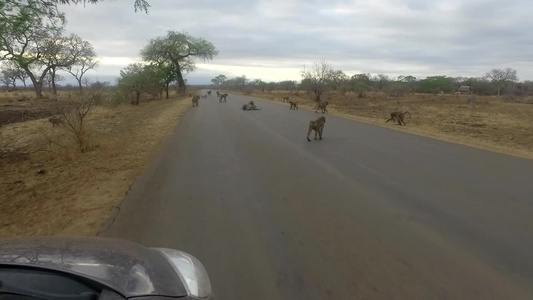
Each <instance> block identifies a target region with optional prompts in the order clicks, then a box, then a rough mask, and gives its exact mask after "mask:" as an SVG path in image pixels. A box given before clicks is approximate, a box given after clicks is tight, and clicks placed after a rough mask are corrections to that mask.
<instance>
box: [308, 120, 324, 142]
mask: <svg viewBox="0 0 533 300" xmlns="http://www.w3.org/2000/svg"><path fill="white" fill-rule="evenodd" d="M325 123H326V118H325V117H320V118H318V119H316V120H315V121H311V122H310V123H309V131H308V132H307V140H308V141H309V142H310V141H311V140H310V139H309V135H310V134H311V131H313V130H314V131H315V140H316V136H317V134H318V135H319V137H320V139H322V131H323V130H324V124H325Z"/></svg>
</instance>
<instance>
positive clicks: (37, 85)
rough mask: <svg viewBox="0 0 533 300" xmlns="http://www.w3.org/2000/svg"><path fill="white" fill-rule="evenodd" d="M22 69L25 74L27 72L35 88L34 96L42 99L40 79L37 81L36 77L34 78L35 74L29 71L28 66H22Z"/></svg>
mask: <svg viewBox="0 0 533 300" xmlns="http://www.w3.org/2000/svg"><path fill="white" fill-rule="evenodd" d="M23 69H24V71H26V74H28V76H29V77H30V79H31V82H32V83H33V88H34V89H35V96H36V97H37V99H42V98H43V92H42V84H43V82H42V80H41V81H37V78H35V75H33V73H32V72H31V71H30V69H29V68H24V67H23Z"/></svg>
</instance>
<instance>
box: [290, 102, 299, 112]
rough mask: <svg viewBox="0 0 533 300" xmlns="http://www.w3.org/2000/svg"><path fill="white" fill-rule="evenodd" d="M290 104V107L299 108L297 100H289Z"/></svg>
mask: <svg viewBox="0 0 533 300" xmlns="http://www.w3.org/2000/svg"><path fill="white" fill-rule="evenodd" d="M289 104H290V105H291V107H290V109H294V110H296V109H298V102H296V101H289Z"/></svg>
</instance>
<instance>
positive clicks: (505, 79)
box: [485, 68, 518, 97]
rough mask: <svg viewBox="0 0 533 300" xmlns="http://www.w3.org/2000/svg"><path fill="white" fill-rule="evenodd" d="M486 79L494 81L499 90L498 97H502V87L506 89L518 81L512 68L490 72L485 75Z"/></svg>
mask: <svg viewBox="0 0 533 300" xmlns="http://www.w3.org/2000/svg"><path fill="white" fill-rule="evenodd" d="M485 78H488V79H490V80H492V82H493V83H494V84H495V85H496V88H497V89H498V97H499V96H500V91H501V89H502V87H505V86H506V85H507V84H508V83H510V82H516V81H518V77H517V76H516V70H514V69H511V68H506V69H505V70H501V69H492V70H491V71H490V72H488V73H487V74H485Z"/></svg>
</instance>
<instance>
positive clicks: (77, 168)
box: [0, 95, 190, 238]
mask: <svg viewBox="0 0 533 300" xmlns="http://www.w3.org/2000/svg"><path fill="white" fill-rule="evenodd" d="M2 96H3V97H2ZM10 96H11V95H8V96H6V95H0V120H3V121H4V122H3V124H0V126H1V127H0V174H2V177H1V180H0V237H2V238H8V237H16V236H33V235H94V234H96V233H97V231H98V230H99V228H100V226H101V224H102V223H103V222H104V221H105V220H106V218H107V217H108V216H109V214H110V212H111V210H112V209H113V208H114V207H115V206H116V205H117V204H118V203H119V202H120V201H121V200H122V199H123V197H124V195H125V193H126V192H127V191H128V188H129V187H130V185H131V184H132V182H133V181H134V180H135V178H136V177H137V176H138V175H139V174H140V172H141V171H142V170H143V168H144V166H145V165H146V164H147V163H148V162H149V161H150V160H151V158H152V156H153V155H154V154H155V153H156V151H157V150H158V149H159V147H160V146H161V144H162V142H163V141H164V140H165V139H166V138H167V137H168V136H169V135H170V134H171V133H172V132H173V128H174V127H175V125H176V124H177V122H178V121H179V119H180V117H181V116H182V115H183V113H184V112H185V111H186V109H187V108H188V107H189V106H190V102H189V101H185V99H184V98H182V99H178V98H177V97H175V98H172V99H168V100H157V101H150V102H142V103H141V104H140V105H139V106H131V105H118V106H112V105H109V104H105V103H108V102H106V101H104V104H101V105H98V106H95V107H94V108H93V110H92V111H91V112H90V113H89V114H88V115H87V117H86V121H85V130H84V143H85V146H84V149H82V150H84V151H80V147H79V142H78V141H77V140H76V138H75V137H74V136H73V134H72V132H71V131H69V130H67V129H66V128H65V126H55V128H54V127H53V126H52V124H51V123H50V122H49V121H48V118H47V117H49V116H50V108H51V107H54V106H57V102H55V101H46V100H45V101H43V100H39V101H36V100H27V99H25V100H23V101H17V100H15V101H13V99H10ZM17 97H20V95H18V96H17ZM186 99H188V98H186ZM61 101H64V100H60V101H59V102H61ZM10 105H11V106H10ZM47 109H48V111H47ZM70 112H71V113H72V112H73V111H72V110H71V111H70ZM42 117H46V118H42ZM35 118H39V119H35ZM27 119H35V120H29V121H25V120H27ZM6 120H9V122H8V121H6ZM21 121H24V122H21ZM13 122H17V123H13ZM6 123H11V124H7V125H6Z"/></svg>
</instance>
